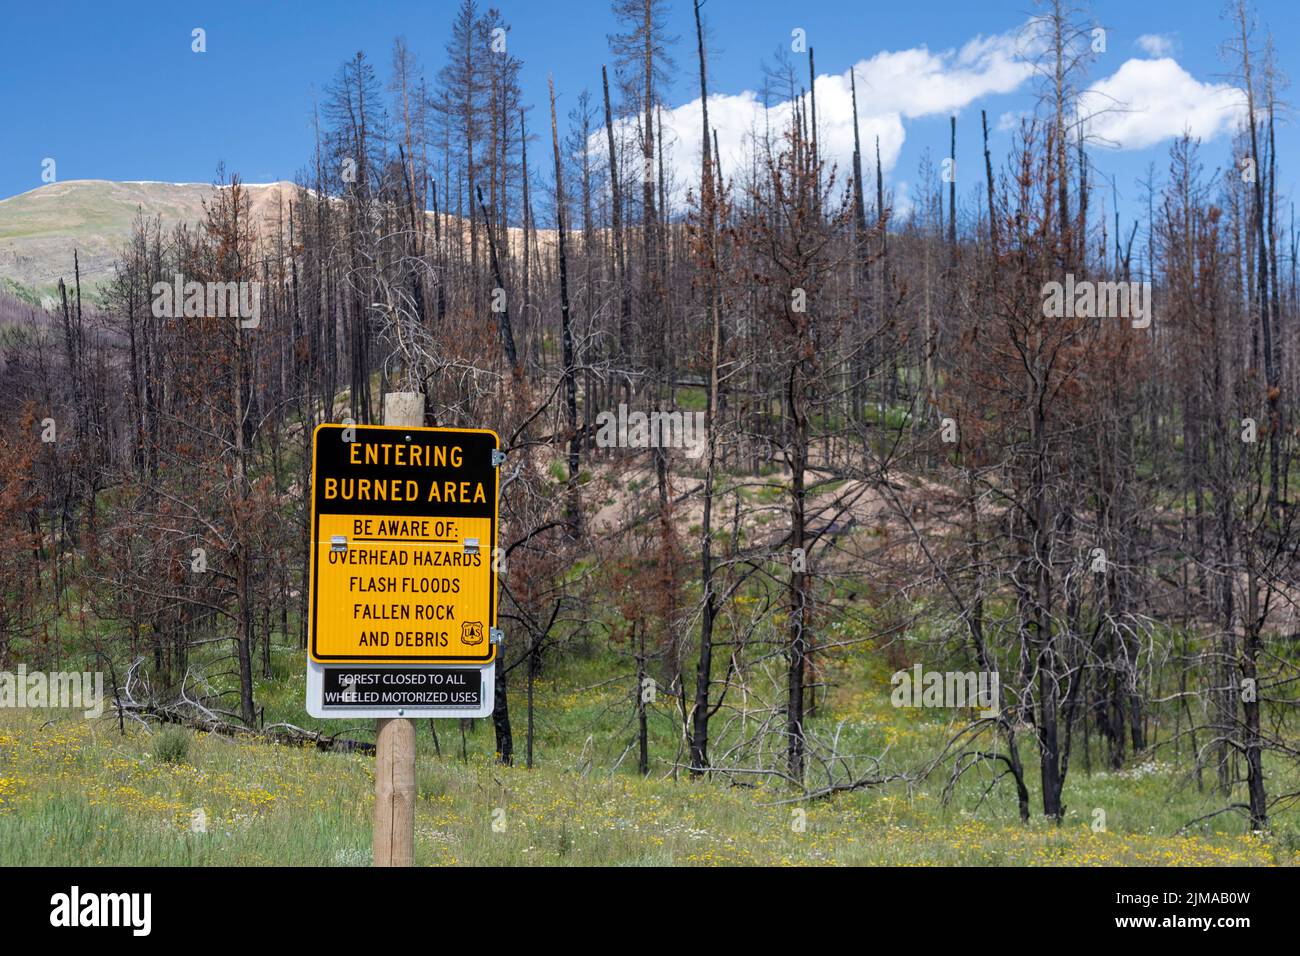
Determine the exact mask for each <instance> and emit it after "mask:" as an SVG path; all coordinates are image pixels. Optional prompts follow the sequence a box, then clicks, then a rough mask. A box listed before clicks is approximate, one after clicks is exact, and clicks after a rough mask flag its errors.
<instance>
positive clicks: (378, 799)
mask: <svg viewBox="0 0 1300 956" xmlns="http://www.w3.org/2000/svg"><path fill="white" fill-rule="evenodd" d="M384 424H385V425H398V426H404V427H412V428H419V427H422V426H423V425H424V396H423V395H421V394H420V393H419V392H389V393H388V394H387V395H385V396H384ZM374 854H375V866H411V865H413V864H414V863H415V721H413V720H411V719H410V718H407V717H386V718H380V719H378V720H376V721H375V831H374Z"/></svg>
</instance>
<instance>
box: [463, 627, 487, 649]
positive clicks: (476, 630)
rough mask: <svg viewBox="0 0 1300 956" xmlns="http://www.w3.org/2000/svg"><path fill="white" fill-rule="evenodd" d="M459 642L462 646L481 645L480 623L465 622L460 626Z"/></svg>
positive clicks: (481, 628) (481, 629) (481, 632)
mask: <svg viewBox="0 0 1300 956" xmlns="http://www.w3.org/2000/svg"><path fill="white" fill-rule="evenodd" d="M460 641H461V643H462V644H470V645H474V644H482V643H483V624H482V622H480V621H466V622H464V623H463V624H461V626H460Z"/></svg>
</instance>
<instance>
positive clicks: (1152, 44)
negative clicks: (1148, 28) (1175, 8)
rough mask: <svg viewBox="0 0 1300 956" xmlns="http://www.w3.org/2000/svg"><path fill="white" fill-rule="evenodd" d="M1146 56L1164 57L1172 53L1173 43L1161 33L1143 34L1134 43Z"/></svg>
mask: <svg viewBox="0 0 1300 956" xmlns="http://www.w3.org/2000/svg"><path fill="white" fill-rule="evenodd" d="M1134 42H1135V43H1136V44H1137V48H1138V49H1139V50H1141V51H1142V52H1143V53H1145V54H1146V55H1147V56H1153V57H1157V58H1159V57H1164V56H1169V54H1171V53H1173V52H1174V41H1173V39H1172V38H1171V37H1167V36H1165V35H1164V34H1163V33H1144V34H1142V35H1141V36H1140V37H1138V38H1137V40H1136V41H1134Z"/></svg>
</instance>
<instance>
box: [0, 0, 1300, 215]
mask: <svg viewBox="0 0 1300 956" xmlns="http://www.w3.org/2000/svg"><path fill="white" fill-rule="evenodd" d="M495 5H496V6H497V7H498V8H499V9H500V10H501V12H502V14H503V16H504V17H505V19H506V20H507V21H508V22H509V23H510V24H511V26H512V30H511V33H510V40H509V42H510V49H511V51H512V52H513V53H514V54H516V55H517V56H519V57H521V58H522V59H523V60H524V71H523V82H524V90H525V96H526V99H527V100H528V101H529V102H530V103H531V104H533V105H534V106H535V107H537V111H536V113H535V117H534V120H533V126H534V129H538V130H540V129H541V128H542V126H541V122H540V121H541V119H542V116H541V115H540V114H541V112H542V110H543V109H544V104H545V97H546V78H547V74H548V72H550V73H553V74H554V76H555V81H556V87H557V91H558V92H559V95H560V100H561V109H562V110H566V109H567V108H568V107H570V106H572V105H573V104H574V102H575V101H576V99H577V95H578V93H579V92H580V91H581V90H582V89H583V87H588V88H590V89H591V90H592V92H593V94H595V93H597V92H598V90H599V83H600V66H601V64H602V63H603V62H607V61H608V60H609V58H610V57H609V52H608V46H607V42H606V34H607V33H609V32H611V31H612V30H613V29H614V28H615V27H614V22H613V19H612V17H611V15H610V12H609V9H608V6H609V5H608V3H607V2H604V0H567V2H559V0H548V2H539V0H500V2H498V3H497V4H495ZM119 7H120V8H119ZM454 7H455V3H453V2H451V0H437V2H430V0H423V2H405V0H393V2H383V3H363V2H358V0H353V2H335V0H324V2H314V3H268V2H261V3H252V2H243V0H229V2H222V3H177V2H158V3H137V4H122V5H117V4H112V5H110V4H105V3H102V2H92V3H59V2H43V3H22V4H19V3H13V2H11V3H9V4H7V9H6V10H5V11H4V22H5V28H4V30H3V33H2V34H0V89H3V90H4V91H5V96H4V115H3V123H0V197H3V196H10V195H14V194H16V193H19V192H23V191H25V190H28V189H32V188H35V187H37V186H40V185H41V179H40V176H41V162H42V160H43V159H44V158H46V157H53V158H54V159H55V160H56V161H57V164H58V165H57V173H58V178H59V179H60V180H68V179H91V178H95V179H130V180H161V181H167V182H201V181H209V180H211V178H212V176H213V173H214V170H215V167H216V164H217V162H218V161H219V160H224V162H225V163H226V166H227V168H228V169H230V170H231V171H236V172H239V173H240V174H241V175H242V176H243V177H244V178H245V179H246V180H248V181H251V182H266V181H270V180H274V179H292V178H293V176H294V175H295V173H296V172H297V171H298V170H299V169H300V168H301V167H302V166H303V165H304V164H305V163H306V161H307V160H308V158H309V157H310V155H311V130H310V118H311V108H312V101H313V97H314V96H316V95H318V94H319V93H320V92H321V91H322V90H323V88H324V87H325V85H326V84H327V83H328V82H329V81H330V79H331V78H332V77H333V76H334V74H335V72H336V70H337V68H338V65H339V64H340V63H341V62H342V61H343V60H344V59H346V58H348V57H349V56H351V55H352V54H353V53H354V52H355V51H356V50H358V49H361V50H365V51H366V52H367V54H369V55H370V56H371V57H372V59H373V60H374V61H375V62H376V65H377V66H378V67H379V68H380V71H381V75H383V74H384V73H385V72H386V69H387V65H388V62H389V55H390V51H391V47H392V41H393V39H394V37H396V36H399V35H401V36H404V37H405V38H406V40H407V42H408V44H409V45H410V47H411V48H412V50H413V51H414V52H415V53H416V54H417V55H418V57H419V58H420V61H421V63H422V65H423V66H424V68H425V70H426V71H427V73H428V74H429V75H430V76H432V75H433V74H434V73H435V72H436V70H437V69H438V67H439V66H441V64H442V59H443V47H444V42H445V38H446V35H447V28H448V24H449V22H450V20H451V17H452V13H453V10H454ZM1033 9H1034V8H1033V4H1032V2H1030V0H1008V2H1002V0H982V2H937V0H928V2H925V3H867V2H863V0H852V2H848V0H845V2H840V0H835V2H806V3H792V2H789V0H709V2H708V3H707V4H706V6H705V15H706V19H707V21H708V24H709V29H710V49H711V62H710V73H711V76H710V82H711V86H712V88H713V90H714V91H715V92H717V93H719V94H723V95H725V96H727V97H729V98H730V99H729V100H727V101H726V103H724V104H720V106H719V109H718V110H717V111H715V112H716V113H717V114H718V115H719V116H721V117H723V120H724V122H725V121H727V118H728V117H729V118H730V121H731V122H732V124H733V126H735V130H733V132H734V133H735V136H736V137H739V136H740V134H741V133H743V131H744V128H745V126H746V123H747V122H748V120H747V119H746V113H745V110H746V109H747V107H746V106H745V98H744V94H745V92H746V91H753V90H757V89H758V87H759V85H760V82H761V71H760V63H761V61H763V60H764V59H769V60H770V59H771V57H772V55H773V53H774V52H775V51H776V50H777V49H778V48H779V47H781V46H785V47H787V48H788V47H789V44H790V33H791V30H792V29H794V28H796V27H797V28H802V29H803V30H805V31H806V34H807V37H808V42H809V43H810V44H811V45H812V46H813V47H814V49H815V51H816V65H817V69H818V73H819V75H821V74H824V75H826V77H827V79H828V82H832V81H834V80H835V78H836V77H839V78H841V79H843V80H844V82H847V80H846V76H847V73H846V71H848V70H849V69H850V68H851V67H853V66H854V64H858V63H862V62H863V61H868V62H872V61H873V58H876V59H875V60H874V64H875V67H874V69H875V72H872V70H871V69H867V70H866V71H865V72H861V73H859V77H860V79H859V91H858V95H859V99H860V101H862V104H863V106H862V112H864V113H867V114H871V116H866V117H864V125H865V127H866V129H867V130H868V131H870V132H881V131H884V136H883V140H882V141H883V142H884V143H885V151H886V153H887V158H886V163H885V166H886V171H887V176H888V180H889V182H890V183H891V184H892V185H893V186H894V187H895V188H896V189H898V191H899V193H900V194H906V193H907V192H908V191H910V190H911V189H912V188H913V187H914V185H915V182H916V169H917V163H918V161H919V159H920V157H921V155H922V151H923V150H925V149H926V148H927V147H929V148H930V149H931V150H932V152H933V153H934V154H935V156H936V157H940V156H943V155H945V154H946V151H947V129H948V121H947V115H948V114H949V112H953V111H955V112H957V114H958V130H959V138H958V170H959V176H958V182H959V188H960V189H961V190H962V191H963V193H964V192H965V190H966V189H967V188H969V189H974V188H975V186H976V185H977V183H978V181H979V177H978V173H979V172H980V170H979V169H978V163H979V162H980V143H979V111H980V109H981V108H984V109H987V110H988V112H989V117H990V123H991V124H994V125H996V124H997V123H998V121H999V120H1000V119H1002V118H1004V117H1006V118H1011V117H1014V116H1015V115H1016V114H1018V113H1021V112H1023V111H1026V110H1029V109H1031V108H1032V105H1033V93H1032V83H1031V82H1029V81H1025V80H1021V81H1017V82H1014V83H1013V82H1012V80H1014V77H1012V78H1011V79H1010V80H1009V79H1008V78H1007V76H1006V75H1005V71H1006V69H1007V67H1006V63H1005V62H1003V61H1002V60H1000V59H999V57H1000V55H1001V54H1000V52H999V51H1001V50H1002V49H1003V47H1004V46H1005V43H1004V40H1005V38H1007V37H1009V36H1010V35H1011V34H1012V32H1013V31H1015V30H1016V28H1017V27H1018V26H1019V25H1021V24H1023V23H1024V22H1025V20H1026V19H1027V18H1028V16H1029V15H1030V13H1031V12H1032V10H1033ZM1220 9H1221V8H1220V4H1219V2H1218V0H1190V2H1182V3H1177V2H1167V0H1154V2H1151V0H1147V2H1141V3H1133V2H1132V0H1120V2H1116V0H1099V2H1097V3H1095V4H1093V6H1092V7H1091V15H1092V17H1093V19H1095V20H1096V21H1097V22H1098V23H1099V24H1100V25H1102V26H1104V27H1105V28H1106V30H1107V34H1106V48H1107V49H1106V52H1105V53H1104V54H1102V55H1101V56H1100V57H1099V58H1098V60H1097V61H1096V62H1095V63H1094V64H1093V66H1092V67H1091V72H1090V78H1091V79H1092V80H1093V81H1097V82H1106V81H1112V82H1113V89H1114V90H1116V91H1118V92H1120V93H1128V92H1131V91H1133V90H1135V89H1136V90H1139V91H1142V90H1149V89H1156V88H1157V87H1159V94H1160V96H1161V97H1171V98H1172V99H1169V100H1168V101H1166V100H1161V99H1160V98H1159V97H1157V102H1155V103H1154V104H1152V105H1151V108H1150V109H1149V110H1148V112H1147V113H1145V114H1143V113H1139V114H1137V115H1135V116H1133V117H1130V118H1129V120H1128V122H1127V125H1124V126H1122V127H1116V129H1121V130H1122V132H1123V133H1124V135H1125V136H1126V137H1129V136H1131V137H1135V138H1137V139H1139V140H1145V139H1151V140H1152V142H1150V143H1145V142H1143V143H1141V144H1140V145H1139V146H1138V147H1137V148H1126V149H1121V150H1096V151H1094V161H1095V163H1096V165H1097V166H1098V167H1099V169H1100V170H1101V172H1102V173H1103V174H1104V175H1106V176H1108V177H1109V176H1114V177H1115V179H1116V182H1117V185H1118V188H1119V190H1120V193H1121V195H1122V197H1123V200H1124V202H1125V205H1126V209H1127V208H1133V209H1135V207H1134V206H1133V204H1134V203H1135V202H1136V201H1137V200H1138V199H1140V198H1141V190H1140V187H1138V186H1137V185H1136V180H1137V179H1138V178H1140V177H1141V176H1142V175H1144V173H1145V171H1146V169H1147V166H1148V164H1151V163H1154V164H1155V166H1156V169H1157V172H1158V173H1160V172H1162V171H1163V169H1164V167H1165V166H1166V163H1167V160H1166V154H1167V150H1168V146H1169V135H1172V134H1171V133H1169V132H1162V131H1161V127H1162V125H1163V126H1169V125H1170V122H1171V121H1170V119H1169V116H1170V114H1171V112H1177V111H1178V110H1181V109H1184V108H1188V109H1190V107H1189V106H1188V100H1187V97H1188V96H1191V97H1192V98H1193V99H1195V98H1196V97H1200V98H1202V99H1210V100H1213V99H1214V97H1213V96H1212V95H1210V94H1208V93H1206V91H1207V90H1209V89H1210V88H1212V87H1213V86H1214V85H1215V84H1221V83H1229V82H1230V79H1231V78H1230V76H1229V75H1228V74H1229V73H1230V72H1231V68H1230V67H1229V65H1228V64H1226V63H1225V62H1224V60H1223V58H1222V56H1221V53H1220V51H1221V47H1222V44H1223V42H1224V40H1225V39H1226V38H1227V36H1228V34H1229V32H1230V29H1231V27H1230V25H1229V23H1227V22H1226V21H1225V20H1223V19H1222V18H1221V17H1220ZM1256 9H1257V10H1258V12H1259V18H1260V22H1261V27H1264V26H1266V27H1267V28H1268V29H1270V30H1271V31H1272V33H1273V35H1274V38H1275V43H1276V47H1277V50H1278V53H1279V60H1280V66H1281V69H1282V70H1283V72H1290V68H1291V66H1292V65H1293V64H1292V62H1291V61H1292V60H1293V59H1294V58H1295V56H1296V54H1295V53H1294V51H1295V49H1296V39H1297V38H1296V28H1295V21H1294V20H1293V18H1292V16H1291V10H1292V9H1293V8H1292V6H1291V4H1290V3H1289V2H1286V0H1258V2H1257V3H1256ZM671 21H672V29H673V30H674V32H676V33H677V34H678V35H679V38H680V39H679V41H678V43H677V44H676V47H675V49H674V54H675V56H676V59H677V61H678V69H677V71H676V73H675V75H674V80H673V86H672V88H671V90H670V91H669V97H668V99H669V104H670V105H671V106H673V107H679V108H681V109H680V111H679V114H675V115H678V116H679V118H680V123H681V128H682V129H683V130H685V131H687V132H688V133H689V131H690V130H691V129H692V126H691V123H690V117H691V114H690V111H689V108H688V107H687V104H689V103H690V101H692V100H694V99H695V97H696V89H695V82H696V78H695V72H694V69H695V67H694V38H693V21H692V19H691V6H690V2H689V0H675V2H673V3H672V13H671ZM194 27H202V28H204V29H205V30H206V32H207V47H208V49H207V52H206V53H204V54H195V53H193V52H191V50H190V43H191V30H192V29H193V28H194ZM1261 34H1262V30H1261ZM1141 37H1146V38H1147V39H1146V40H1144V41H1141V43H1140V42H1139V38H1141ZM1153 38H1154V39H1153ZM972 41H974V43H975V44H976V47H974V48H973V47H971V46H970V44H972ZM882 51H884V55H883V56H882ZM963 51H965V53H963ZM1164 58H1167V60H1166V62H1164V63H1163V66H1162V67H1161V68H1160V69H1155V68H1152V67H1150V66H1149V65H1147V66H1143V65H1142V63H1141V62H1140V61H1144V60H1145V61H1157V60H1162V59H1164ZM1131 60H1136V61H1139V62H1138V64H1136V65H1133V64H1130V65H1129V66H1128V68H1127V69H1126V68H1125V64H1126V63H1128V61H1131ZM918 69H923V70H925V71H926V75H927V80H926V81H925V82H921V81H920V80H918V79H917V78H916V77H917V74H916V73H914V72H913V71H914V70H918ZM1184 74H1185V75H1184ZM873 76H874V77H875V78H876V81H877V82H878V83H879V84H880V85H881V88H880V89H877V90H870V89H863V81H864V80H867V83H866V85H867V86H870V85H871V84H870V79H869V78H870V77H873ZM1117 77H1118V78H1117ZM1189 81H1190V82H1189ZM837 89H838V88H837V87H836V86H835V85H834V84H833V82H832V85H830V86H828V87H827V91H826V95H825V97H824V99H825V104H826V105H825V106H824V107H823V108H824V109H825V110H829V109H830V108H831V107H832V106H833V103H834V97H835V94H836V90H837ZM818 91H819V93H818V95H819V98H821V97H822V96H823V92H822V86H821V80H819V86H818ZM1180 95H1181V98H1180ZM1170 103H1172V104H1173V105H1172V106H1171V105H1170ZM819 105H821V104H819ZM728 106H730V107H733V108H727V107H728ZM1200 109H1201V112H1200V114H1199V115H1200V120H1199V122H1200V126H1201V128H1203V129H1204V130H1205V131H1207V135H1208V136H1210V137H1212V138H1211V139H1210V142H1209V143H1208V144H1207V146H1206V149H1205V153H1204V158H1205V162H1206V165H1207V167H1212V166H1216V165H1220V164H1222V163H1224V162H1226V160H1227V157H1228V148H1227V136H1226V134H1225V130H1226V129H1227V123H1226V121H1225V122H1224V123H1218V122H1217V121H1216V120H1214V119H1213V118H1212V116H1210V114H1212V113H1213V112H1214V110H1216V109H1219V110H1220V112H1222V109H1221V107H1219V106H1215V105H1214V104H1213V103H1209V104H1206V103H1201V104H1200ZM711 110H712V107H711ZM1207 111H1208V112H1207ZM872 116H874V120H873V119H872ZM1207 117H1208V118H1207ZM751 119H752V117H751ZM1175 125H1176V123H1175ZM695 128H698V127H695ZM846 128H847V127H844V129H846ZM840 132H841V133H842V132H843V129H841V130H840ZM827 135H828V139H830V140H834V139H835V136H836V130H830V131H828V134H827ZM723 139H724V153H725V152H727V147H726V145H725V143H726V140H727V134H726V133H725V131H724V136H723ZM738 141H739V140H738V139H737V143H738ZM1009 141H1010V140H1009V134H1008V133H1007V132H1006V131H1005V130H999V131H997V132H996V133H995V137H994V151H995V156H996V155H1001V154H1004V153H1005V150H1006V148H1007V146H1008V144H1009ZM1294 141H1295V135H1294V132H1293V130H1292V129H1291V128H1290V127H1284V128H1283V129H1282V130H1280V131H1279V153H1280V155H1281V156H1282V157H1283V163H1282V165H1283V173H1284V174H1285V175H1287V176H1288V177H1289V176H1290V175H1292V174H1293V172H1294V171H1293V170H1291V169H1288V168H1287V166H1286V163H1285V159H1286V156H1287V154H1288V152H1290V151H1291V150H1290V147H1292V146H1293V145H1294ZM696 150H697V145H696V144H695V143H694V141H693V139H692V140H691V141H690V142H689V143H686V144H683V146H682V147H680V148H679V152H680V155H679V156H678V157H677V159H678V161H679V162H683V163H685V162H686V161H688V160H691V159H693V157H694V155H695V152H696ZM964 160H965V161H968V162H969V165H967V166H963V165H962V163H963V161H964ZM683 168H684V172H685V174H689V172H688V171H687V170H685V167H683ZM967 170H969V172H967ZM1282 185H1283V186H1284V188H1285V187H1287V186H1289V181H1287V182H1283V183H1282Z"/></svg>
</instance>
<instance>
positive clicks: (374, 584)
mask: <svg viewBox="0 0 1300 956" xmlns="http://www.w3.org/2000/svg"><path fill="white" fill-rule="evenodd" d="M498 445H499V439H498V438H497V436H496V434H495V433H494V432H491V431H488V430H485V429H448V428H398V427H389V426H375V425H370V426H360V425H355V426H344V425H322V426H320V427H319V428H317V429H316V434H315V438H314V441H313V455H312V531H313V533H312V552H311V565H312V566H311V600H310V615H311V616H310V623H309V641H308V645H309V648H310V652H311V657H312V659H313V660H315V661H317V662H319V663H362V662H378V661H390V662H394V663H397V662H401V663H439V664H446V663H465V664H468V663H475V664H485V663H488V662H489V661H491V660H492V659H493V658H494V656H495V653H496V646H495V644H494V643H493V642H492V640H491V635H492V630H493V628H494V627H495V626H496V597H497V596H496V573H495V568H494V566H493V565H494V562H493V555H494V553H495V548H496V535H497V474H498V469H497V467H496V465H495V463H494V461H493V457H494V456H493V452H495V451H496V450H497V448H498Z"/></svg>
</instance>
